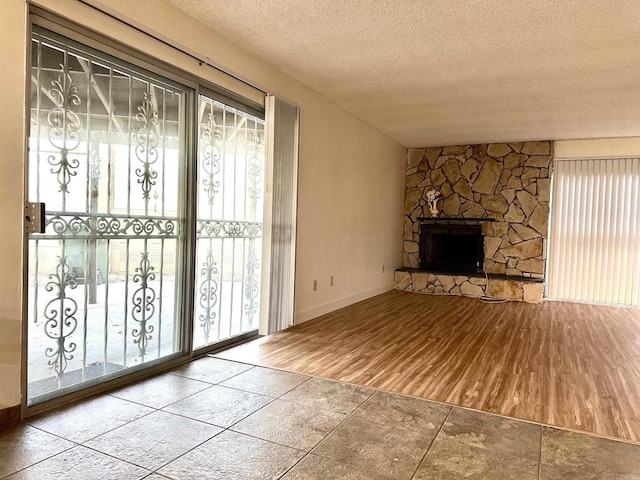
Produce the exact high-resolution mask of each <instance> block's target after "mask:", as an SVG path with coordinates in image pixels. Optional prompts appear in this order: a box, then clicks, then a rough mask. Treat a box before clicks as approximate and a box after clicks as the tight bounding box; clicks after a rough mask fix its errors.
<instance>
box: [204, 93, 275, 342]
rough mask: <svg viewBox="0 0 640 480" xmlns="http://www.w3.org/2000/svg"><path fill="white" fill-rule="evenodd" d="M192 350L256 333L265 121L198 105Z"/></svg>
mask: <svg viewBox="0 0 640 480" xmlns="http://www.w3.org/2000/svg"><path fill="white" fill-rule="evenodd" d="M198 106H199V108H198V115H199V138H198V142H199V145H198V146H199V161H198V199H197V202H198V220H197V225H196V233H197V249H196V250H197V251H196V262H197V263H196V265H197V266H198V267H199V268H198V274H199V276H198V278H197V285H198V286H197V288H196V291H195V295H196V298H195V305H196V312H195V316H194V348H200V347H205V346H207V345H211V344H214V343H216V342H219V341H220V340H223V339H226V338H230V337H233V336H236V335H240V334H242V333H246V332H250V331H252V330H256V329H257V328H258V325H257V321H258V311H259V293H260V264H261V254H262V210H263V183H264V179H263V172H264V121H263V120H261V119H258V118H256V117H253V116H251V115H249V114H247V113H245V112H242V111H240V110H238V109H235V108H232V107H230V106H228V105H225V104H224V103H221V102H218V101H216V100H214V99H212V98H209V97H207V96H204V95H201V96H200V98H199V100H198Z"/></svg>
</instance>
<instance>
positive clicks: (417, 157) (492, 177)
mask: <svg viewBox="0 0 640 480" xmlns="http://www.w3.org/2000/svg"><path fill="white" fill-rule="evenodd" d="M552 149H553V146H552V142H547V141H545V142H520V143H493V144H478V145H456V146H449V147H429V148H412V149H409V151H408V156H407V173H406V190H405V222H404V261H403V265H404V268H403V269H400V270H398V271H397V272H396V285H397V288H401V289H404V290H410V291H421V292H426V293H443V294H444V293H449V294H453V295H471V296H480V295H489V296H494V297H500V298H507V299H510V300H519V301H527V302H535V303H537V302H540V301H542V296H543V280H544V273H545V271H544V269H545V259H546V239H547V224H548V218H549V191H550V174H551V169H552V164H553V161H552V158H553V150H552ZM434 188H435V189H437V190H438V191H440V193H441V194H442V196H443V199H442V200H441V201H440V202H439V206H440V208H441V214H440V216H439V218H438V221H431V223H429V220H428V218H429V215H430V213H429V208H428V206H427V200H426V193H427V192H428V191H429V190H431V189H434ZM456 218H458V219H462V220H463V221H461V222H460V224H459V226H464V227H468V226H471V225H470V223H473V225H474V226H475V227H476V230H477V229H478V228H479V229H480V233H481V235H482V242H483V244H482V247H483V258H482V268H480V269H477V271H475V272H473V271H471V270H470V269H469V268H463V269H462V270H464V271H462V270H456V267H455V266H454V267H453V268H451V269H450V270H449V271H446V268H443V265H441V263H442V262H437V261H436V262H435V263H434V262H433V260H432V258H431V257H430V256H429V255H430V254H433V252H430V251H429V250H428V247H427V246H426V243H427V242H426V239H422V238H421V232H423V230H424V229H425V228H426V231H428V230H430V229H434V228H439V227H436V226H438V225H439V224H441V225H440V226H444V225H455V223H454V222H453V219H456ZM464 219H467V220H468V221H467V222H464ZM472 219H473V220H474V221H473V222H471V220H472ZM447 228H453V227H451V226H449V227H447ZM445 230H446V229H445ZM441 234H444V235H446V233H443V232H442V231H441ZM451 238H453V237H451ZM466 240H467V246H466V247H465V246H464V244H465V239H459V240H455V241H453V240H452V242H450V243H448V244H446V245H444V247H443V246H442V245H441V246H440V247H437V246H436V247H435V248H441V249H444V250H445V251H444V255H446V256H452V255H453V252H455V251H456V250H458V251H459V252H460V254H461V255H462V256H464V257H465V258H463V259H460V262H461V263H465V262H467V261H469V257H470V256H471V255H473V254H474V252H477V250H473V249H474V247H473V246H471V245H472V242H471V241H469V239H466ZM453 242H459V243H453ZM473 245H475V244H473ZM458 247H459V248H458ZM469 250H471V251H469ZM463 252H464V253H463ZM436 253H437V252H436ZM425 256H426V258H424V257H425ZM445 263H447V262H446V261H445ZM449 263H451V264H455V263H456V260H455V259H452V260H449ZM480 272H484V273H480ZM485 273H486V276H485ZM445 277H446V278H445Z"/></svg>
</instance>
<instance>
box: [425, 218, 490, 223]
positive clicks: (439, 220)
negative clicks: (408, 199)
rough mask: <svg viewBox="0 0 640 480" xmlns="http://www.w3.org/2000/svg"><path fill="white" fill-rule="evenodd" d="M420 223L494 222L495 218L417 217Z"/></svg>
mask: <svg viewBox="0 0 640 480" xmlns="http://www.w3.org/2000/svg"><path fill="white" fill-rule="evenodd" d="M417 220H418V221H419V222H420V223H443V224H447V223H454V222H464V223H469V222H471V223H474V224H477V223H479V222H495V221H496V219H495V218H491V217H418V219H417Z"/></svg>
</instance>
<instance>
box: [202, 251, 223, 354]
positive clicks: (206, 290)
mask: <svg viewBox="0 0 640 480" xmlns="http://www.w3.org/2000/svg"><path fill="white" fill-rule="evenodd" d="M217 274H218V268H217V265H216V262H215V261H214V259H213V252H212V251H211V250H209V252H208V253H207V258H206V260H205V261H204V263H203V264H202V269H201V270H200V276H201V277H202V282H201V283H200V288H199V291H200V299H199V303H200V307H202V309H203V313H201V314H200V315H199V317H198V319H199V320H200V326H201V327H202V330H203V331H204V338H205V342H206V343H209V336H210V334H211V327H213V325H214V324H215V319H216V312H215V308H216V305H217V303H218V282H217V281H216V277H215V276H216V275H217Z"/></svg>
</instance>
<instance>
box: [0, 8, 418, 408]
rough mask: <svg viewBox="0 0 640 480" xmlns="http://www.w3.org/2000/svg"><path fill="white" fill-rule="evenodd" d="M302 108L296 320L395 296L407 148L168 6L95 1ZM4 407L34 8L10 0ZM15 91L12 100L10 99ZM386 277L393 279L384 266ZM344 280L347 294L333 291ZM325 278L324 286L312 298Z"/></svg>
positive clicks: (1, 334) (146, 44)
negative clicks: (392, 291) (331, 279)
mask: <svg viewBox="0 0 640 480" xmlns="http://www.w3.org/2000/svg"><path fill="white" fill-rule="evenodd" d="M34 3H38V4H41V5H42V6H44V7H45V8H47V9H50V10H52V11H54V12H58V13H59V14H61V15H63V16H66V17H68V18H71V19H73V20H74V21H76V22H78V23H80V24H82V25H85V26H87V27H89V28H93V29H95V30H97V31H100V32H101V33H103V34H105V35H109V36H114V37H116V38H117V39H118V40H119V41H121V42H123V43H126V44H129V45H135V46H136V47H137V48H140V49H142V50H143V51H145V52H147V53H150V54H152V55H154V56H156V57H158V58H161V59H163V60H165V61H169V62H171V63H173V64H179V65H180V66H181V67H182V68H189V69H190V70H192V71H194V72H195V73H197V74H199V75H202V76H205V77H207V78H210V79H212V80H213V81H217V82H218V83H223V84H224V86H225V87H227V88H234V89H236V90H239V91H240V93H243V94H245V95H248V96H251V97H252V98H255V95H256V93H255V91H253V90H252V89H250V88H247V87H242V86H239V85H238V84H237V82H234V81H230V80H227V79H224V78H222V76H221V75H220V74H218V73H216V72H215V71H214V70H212V69H210V68H208V67H206V66H205V67H198V66H197V62H195V61H194V60H188V59H184V58H182V57H180V55H178V54H176V53H175V51H172V50H171V49H170V48H168V47H166V46H163V45H161V44H159V43H157V42H155V41H152V40H149V39H148V38H145V37H144V36H143V35H142V34H140V33H139V32H135V31H133V30H130V29H129V28H126V27H123V26H122V25H120V24H118V23H117V22H115V21H113V20H110V19H108V18H105V17H103V16H101V15H100V14H97V13H96V12H95V11H94V10H92V9H90V8H89V7H87V6H85V5H82V4H80V3H79V2H76V1H73V0H37V2H34ZM94 3H95V4H100V5H101V6H102V7H106V8H108V9H110V10H111V12H112V13H115V14H117V15H124V16H126V17H128V18H130V19H134V20H135V21H136V22H138V23H139V26H141V27H143V28H145V29H149V30H153V31H155V32H161V34H162V35H163V36H164V37H166V38H167V39H169V40H172V41H175V42H177V43H179V44H181V45H183V46H185V47H186V48H188V49H190V50H192V51H193V52H196V53H198V54H200V55H202V56H204V57H208V58H210V59H211V60H212V61H214V62H216V63H217V64H219V65H221V66H223V67H224V68H225V69H227V70H230V71H233V72H234V73H236V74H238V75H240V76H242V77H243V78H246V79H250V80H251V81H252V82H254V83H256V84H258V85H260V87H261V88H263V89H265V90H267V91H269V93H273V94H275V95H280V96H282V97H285V98H287V99H289V100H291V101H294V102H296V103H297V104H299V105H300V109H301V133H300V185H299V201H298V206H299V213H298V243H297V255H298V261H297V273H296V312H297V314H296V320H297V321H298V322H300V321H305V320H308V319H310V318H313V317H315V316H317V315H320V314H322V313H326V312H328V311H331V310H333V309H335V308H339V307H341V306H344V305H347V304H349V303H353V302H354V301H357V300H360V299H363V298H366V297H368V296H371V295H374V294H376V293H380V292H383V291H385V290H389V289H391V285H392V280H393V270H394V268H395V267H397V266H400V264H401V263H402V259H401V250H402V210H403V208H402V203H403V194H404V169H405V157H406V150H405V148H404V147H403V146H401V145H399V144H398V143H396V142H394V141H392V140H391V139H389V138H388V137H386V136H385V135H382V134H381V133H379V132H378V131H376V130H374V129H373V128H371V127H370V126H368V125H366V124H364V123H363V122H362V121H360V120H358V119H357V118H355V117H353V116H352V115H351V114H349V113H347V112H345V111H344V110H342V109H341V108H339V107H337V106H336V105H334V104H332V103H331V102H329V101H328V100H326V99H325V98H323V97H322V96H320V95H318V94H317V93H315V92H313V91H311V90H309V89H307V88H306V87H304V86H303V85H301V84H300V83H298V82H296V81H295V80H293V79H291V78H289V77H287V76H286V75H284V74H283V73H282V72H280V71H279V70H277V69H276V68H274V67H272V66H270V65H269V64H267V63H265V62H262V61H261V60H259V59H257V58H256V57H254V56H252V55H251V54H249V53H248V52H246V51H244V50H242V49H241V48H240V47H238V46H237V45H235V44H233V43H231V42H229V41H227V40H225V39H224V38H222V37H220V36H219V35H217V34H216V33H215V32H213V31H211V30H210V29H207V28H206V27H204V26H203V25H201V24H199V23H197V22H196V21H195V20H192V19H191V18H189V17H187V16H186V15H184V14H183V13H181V12H180V11H178V10H176V9H174V8H173V7H171V6H169V5H167V4H165V3H163V2H161V1H160V0H136V1H131V0H100V1H99V2H98V1H95V2H94ZM0 9H1V10H0V48H1V49H2V50H1V51H2V55H1V58H0V69H1V71H2V72H3V74H2V77H1V78H2V84H1V86H2V92H3V94H2V97H1V98H2V125H1V127H2V128H0V145H2V152H3V153H2V157H1V158H0V162H1V166H2V175H1V176H0V222H1V224H2V225H3V234H2V235H0V252H1V253H0V265H2V267H0V385H2V386H1V387H0V409H2V408H4V407H7V406H12V405H16V404H18V403H19V402H20V381H19V369H20V351H21V347H20V335H19V331H20V319H21V317H22V310H21V308H22V307H21V304H22V297H21V285H22V283H21V282H22V280H21V275H22V263H21V258H22V257H21V256H22V253H21V252H22V238H23V237H22V202H23V197H24V196H23V173H24V164H23V159H24V140H23V139H24V131H23V129H24V92H25V70H26V69H25V52H26V43H25V42H26V38H27V24H26V11H27V6H26V4H25V3H24V0H0ZM7 92H11V94H10V95H9V94H7ZM383 265H384V266H385V273H382V266H383ZM331 275H333V276H334V283H335V286H333V287H329V277H330V276H331ZM313 280H317V281H318V290H317V291H316V292H314V291H312V285H313Z"/></svg>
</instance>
